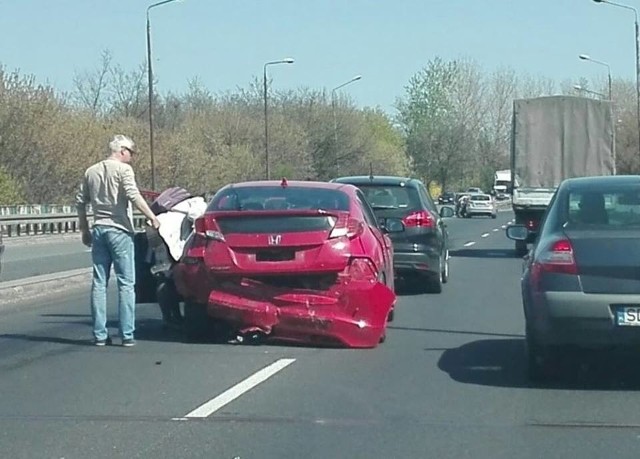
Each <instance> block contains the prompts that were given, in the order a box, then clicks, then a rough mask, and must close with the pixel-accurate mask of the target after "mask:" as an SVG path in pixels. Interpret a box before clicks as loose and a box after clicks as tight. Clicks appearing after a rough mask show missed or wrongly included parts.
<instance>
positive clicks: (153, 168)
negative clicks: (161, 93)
mask: <svg viewBox="0 0 640 459" xmlns="http://www.w3.org/2000/svg"><path fill="white" fill-rule="evenodd" d="M179 1H182V0H164V1H162V2H158V3H154V4H152V5H149V7H148V8H147V76H148V78H149V83H148V86H149V156H150V157H151V189H152V190H153V191H155V189H156V162H155V157H154V154H153V70H152V66H151V21H150V20H149V11H151V10H152V9H153V8H156V7H158V6H162V5H166V4H167V3H173V2H179Z"/></svg>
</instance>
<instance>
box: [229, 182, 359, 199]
mask: <svg viewBox="0 0 640 459" xmlns="http://www.w3.org/2000/svg"><path fill="white" fill-rule="evenodd" d="M286 183H287V185H286V186H287V187H300V188H315V189H324V190H336V191H342V192H344V193H346V194H348V195H349V196H350V197H354V196H355V195H356V190H357V188H356V187H355V186H354V185H351V184H348V183H330V182H317V181H311V180H287V182H286ZM279 186H282V180H256V181H253V182H238V183H231V184H229V185H226V186H224V187H222V188H220V189H219V190H218V191H217V192H216V194H217V193H218V192H220V191H224V190H229V189H233V188H257V187H264V188H266V187H279Z"/></svg>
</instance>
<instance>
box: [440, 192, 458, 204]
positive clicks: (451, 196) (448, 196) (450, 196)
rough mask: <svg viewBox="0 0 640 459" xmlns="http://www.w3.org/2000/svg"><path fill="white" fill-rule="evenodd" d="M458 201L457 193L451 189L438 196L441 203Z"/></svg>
mask: <svg viewBox="0 0 640 459" xmlns="http://www.w3.org/2000/svg"><path fill="white" fill-rule="evenodd" d="M455 202H456V194H455V193H452V192H451V191H447V192H445V193H442V194H441V195H440V197H439V198H438V203H439V204H455Z"/></svg>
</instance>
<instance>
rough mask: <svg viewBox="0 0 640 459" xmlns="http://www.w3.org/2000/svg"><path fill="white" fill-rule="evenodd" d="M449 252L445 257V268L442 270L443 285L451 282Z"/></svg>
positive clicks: (446, 252)
mask: <svg viewBox="0 0 640 459" xmlns="http://www.w3.org/2000/svg"><path fill="white" fill-rule="evenodd" d="M449 268H450V267H449V251H448V250H447V251H445V255H444V267H443V268H442V283H443V284H446V283H447V282H449Z"/></svg>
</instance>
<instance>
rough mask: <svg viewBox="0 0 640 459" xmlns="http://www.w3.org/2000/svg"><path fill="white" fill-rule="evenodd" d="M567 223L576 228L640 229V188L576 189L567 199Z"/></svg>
mask: <svg viewBox="0 0 640 459" xmlns="http://www.w3.org/2000/svg"><path fill="white" fill-rule="evenodd" d="M564 205H565V216H566V218H565V223H566V225H569V226H570V227H571V228H572V229H581V228H585V229H586V228H589V227H592V226H594V225H598V226H606V227H608V228H610V229H615V228H621V229H625V228H628V227H637V226H640V187H638V186H634V187H628V188H626V189H613V190H598V189H588V190H576V191H571V192H569V193H568V197H567V199H566V200H565V203H564Z"/></svg>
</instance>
